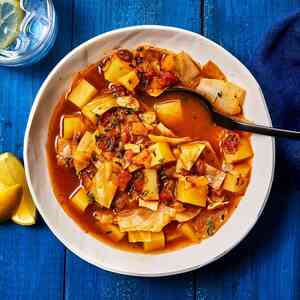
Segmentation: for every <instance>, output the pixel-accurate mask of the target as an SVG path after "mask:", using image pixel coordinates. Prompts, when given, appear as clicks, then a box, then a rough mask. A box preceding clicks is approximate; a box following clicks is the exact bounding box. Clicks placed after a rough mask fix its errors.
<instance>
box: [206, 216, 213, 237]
mask: <svg viewBox="0 0 300 300" xmlns="http://www.w3.org/2000/svg"><path fill="white" fill-rule="evenodd" d="M214 232H215V224H214V222H213V221H212V219H208V220H207V234H208V235H209V236H211V235H213V234H214Z"/></svg>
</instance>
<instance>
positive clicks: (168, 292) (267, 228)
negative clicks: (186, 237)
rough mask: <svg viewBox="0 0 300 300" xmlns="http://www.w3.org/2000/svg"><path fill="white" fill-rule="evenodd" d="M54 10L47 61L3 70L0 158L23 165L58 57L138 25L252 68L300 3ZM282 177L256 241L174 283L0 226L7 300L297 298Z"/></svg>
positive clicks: (293, 220) (153, 1) (95, 1)
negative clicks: (31, 125) (102, 266)
mask: <svg viewBox="0 0 300 300" xmlns="http://www.w3.org/2000/svg"><path fill="white" fill-rule="evenodd" d="M54 3H55V6H56V9H57V13H58V15H59V17H60V25H59V34H58V40H57V42H56V44H55V47H54V49H53V50H52V51H51V53H50V55H49V56H48V57H47V58H46V59H44V60H43V61H42V62H40V63H39V64H37V65H35V66H33V67H28V68H23V69H4V68H0V152H4V151H11V152H15V153H16V154H17V155H18V156H19V157H20V158H22V144H23V135H24V130H25V125H26V121H27V117H28V114H29V111H30V108H31V104H32V102H33V99H34V96H35V94H36V92H37V90H38V88H39V86H40V85H41V82H42V81H43V80H44V79H45V77H46V76H47V74H48V73H49V71H50V70H51V69H52V67H53V66H54V65H55V64H56V63H57V62H58V61H59V59H60V58H61V57H63V56H64V55H65V54H66V53H67V52H68V51H69V50H70V49H72V48H74V47H75V46H77V45H78V44H80V43H81V42H83V41H85V40H87V39H89V38H90V37H92V36H95V35H97V34H99V33H102V32H105V31H109V30H111V29H114V28H119V27H124V26H129V25H135V24H163V25H172V26H177V27H181V28H186V29H189V30H192V31H195V32H202V33H204V35H206V36H208V37H209V38H211V39H213V40H215V41H216V42H218V43H220V44H221V45H222V46H224V47H225V48H227V49H228V50H230V51H231V52H232V53H234V54H235V55H236V56H237V57H238V58H240V59H241V61H242V62H243V63H245V64H246V65H250V61H251V59H252V57H253V54H254V52H255V49H256V48H257V46H258V45H259V43H260V42H261V41H262V39H263V36H264V34H265V32H266V31H267V29H268V27H270V26H271V24H272V23H273V22H275V21H276V20H278V19H280V18H281V17H283V16H285V15H287V14H289V13H291V12H293V11H295V10H297V9H299V8H300V3H299V1H298V0H285V1H281V0H252V1H240V0H226V1H223V0H203V1H202V2H201V1H199V0H185V1H183V0H182V1H181V0H173V1H172V0H164V1H163V0H146V1H143V0H111V1H99V0H64V1H61V0H56V1H54ZM299 55H300V54H299ZM276 171H277V172H276V177H275V185H274V188H273V190H272V193H271V197H270V201H269V202H268V204H267V206H266V209H265V211H264V213H263V215H262V217H261V219H260V220H259V222H258V224H257V225H256V226H255V228H254V229H253V230H252V232H251V233H250V234H249V236H248V237H247V238H246V239H245V240H244V241H243V242H242V243H241V244H240V245H239V246H238V247H237V248H236V249H234V250H233V251H232V252H231V253H230V254H228V255H226V256H225V257H223V258H222V259H220V260H219V261H217V262H215V263H213V264H211V265H209V266H207V267H204V268H203V269H201V270H198V271H195V272H192V273H187V274H183V275H179V276H175V277H169V278H160V279H145V278H133V277H127V276H122V275H116V274H111V273H109V272H105V271H102V270H99V269H97V268H95V267H93V266H91V265H89V264H87V263H86V262H84V261H82V260H80V259H79V258H78V257H76V256H75V255H73V254H72V253H70V252H69V251H68V250H66V249H65V248H64V247H63V245H62V244H60V243H59V242H58V241H57V240H56V238H55V237H54V236H53V234H52V233H51V232H50V231H49V229H48V228H47V227H46V225H45V224H44V222H43V221H42V220H39V222H38V225H37V226H35V227H32V228H22V227H19V226H16V225H13V224H9V223H7V224H5V225H1V227H0V299H1V300H2V299H3V300H6V299H22V300H23V299H26V300H27V299H51V300H52V299H54V300H56V299H64V298H66V299H96V298H97V299H199V300H200V299H201V300H202V299H203V300H204V299H226V300H227V299H228V300H229V299H300V275H299V274H300V273H299V269H300V254H299V253H300V252H299V251H298V247H299V245H300V229H299V228H300V219H299V216H300V202H299V198H300V197H299V196H300V195H299V194H300V193H299V192H298V191H297V190H295V188H293V187H292V186H289V185H288V182H287V181H284V180H283V178H284V176H286V174H285V173H286V169H285V166H284V164H280V165H279V167H278V168H277V170H276ZM282 182H284V184H282ZM199 255H201V254H200V253H199Z"/></svg>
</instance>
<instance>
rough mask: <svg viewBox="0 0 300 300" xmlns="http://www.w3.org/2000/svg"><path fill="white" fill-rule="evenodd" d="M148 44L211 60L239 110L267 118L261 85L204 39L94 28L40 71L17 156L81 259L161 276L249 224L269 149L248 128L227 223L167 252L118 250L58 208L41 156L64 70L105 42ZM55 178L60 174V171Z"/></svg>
mask: <svg viewBox="0 0 300 300" xmlns="http://www.w3.org/2000/svg"><path fill="white" fill-rule="evenodd" d="M145 42H148V43H151V44H153V45H157V46H159V47H162V48H169V49H172V50H175V51H180V50H185V51H187V52H188V53H189V54H191V55H192V56H193V57H194V59H195V60H196V61H199V62H200V63H204V62H206V61H207V60H208V59H212V60H213V61H214V62H216V63H217V65H219V66H220V67H221V69H222V70H223V71H224V72H225V74H226V75H227V76H228V77H229V79H230V80H232V81H233V82H235V83H237V84H239V85H241V86H243V87H244V88H245V89H246V90H247V98H246V102H245V107H244V109H245V115H246V117H247V118H248V119H250V120H252V121H254V122H256V123H258V124H262V125H271V120H270V116H269V113H268V109H267V106H266V103H265V100H264V97H263V95H262V92H261V89H260V87H259V85H258V83H257V82H256V80H255V79H254V78H253V76H252V75H251V74H250V72H249V71H248V70H247V68H246V67H245V66H244V65H243V64H241V63H240V62H239V61H238V60H237V59H236V58H235V57H234V56H232V55H231V54H230V53H229V52H227V51H226V50H224V49H223V48H222V47H220V46H218V45H217V44H215V43H214V42H212V41H210V40H208V39H207V38H205V37H203V36H201V35H199V34H196V33H192V32H189V31H186V30H182V29H177V28H172V27H163V26H136V27H129V28H124V29H119V30H115V31H111V32H108V33H105V34H102V35H99V36H97V37H95V38H93V39H91V40H89V41H87V42H85V43H83V44H82V45H80V46H79V47H77V48H76V49H74V50H73V51H72V52H70V53H69V54H68V55H67V56H66V57H65V58H63V59H62V60H61V61H60V62H59V63H58V64H57V66H56V67H55V68H54V69H53V71H52V72H51V73H50V75H49V76H48V77H47V79H46V80H45V82H44V83H43V85H42V87H41V88H40V90H39V92H38V94H37V96H36V99H35V101H34V104H33V107H32V110H31V113H30V117H29V121H28V125H27V129H26V134H25V140H24V161H25V169H26V175H27V179H28V182H29V187H30V190H31V193H32V195H33V198H34V201H35V204H36V206H37V208H38V210H39V212H40V214H41V215H42V217H43V219H44V220H45V222H46V223H47V225H48V226H49V228H50V229H51V230H52V232H53V233H54V234H55V235H56V236H57V238H58V239H59V240H60V241H61V242H62V243H63V244H64V245H65V246H66V247H67V248H68V249H70V250H71V251H72V252H74V253H75V254H77V255H78V256H79V257H81V258H82V259H84V260H86V261H88V262H89V263H91V264H94V265H96V266H98V267H100V268H102V269H105V270H109V271H112V272H116V273H121V274H128V275H136V276H165V275H172V274H178V273H182V272H187V271H190V270H193V269H196V268H200V267H202V266H204V265H206V264H208V263H210V262H212V261H214V260H216V259H218V258H220V257H221V256H223V255H224V254H225V253H227V252H228V251H230V250H231V249H232V248H233V247H235V246H236V245H237V244H238V243H239V242H240V241H241V240H242V239H243V238H244V237H245V236H246V235H247V233H248V232H249V231H250V230H251V228H252V227H253V226H254V224H255V223H256V221H257V219H258V217H259V216H260V214H261V212H262V210H263V208H264V206H265V203H266V201H267V198H268V195H269V192H270V188H271V185H272V179H273V172H274V164H275V150H274V140H273V139H272V138H270V137H265V136H258V135H253V137H252V145H253V148H254V153H255V156H254V159H253V173H252V178H251V182H250V184H249V187H248V189H247V193H246V195H245V196H244V197H243V198H242V201H241V203H240V205H239V206H238V208H237V209H236V210H235V212H234V214H233V215H232V217H231V218H230V219H229V220H228V222H227V223H226V224H225V225H224V226H223V227H222V228H221V229H220V230H219V231H218V232H217V233H216V234H215V235H214V236H213V237H211V238H209V239H207V240H205V241H203V242H202V243H200V244H197V245H193V246H190V247H187V248H183V249H181V250H177V251H175V252H170V253H166V254H160V255H145V254H136V253H129V252H125V251H121V250H118V249H114V248H111V247H110V246H108V245H106V244H104V243H102V242H99V241H98V240H96V239H95V238H93V237H92V236H90V235H88V234H86V233H85V232H83V230H82V229H81V228H80V227H79V226H78V225H77V224H76V223H75V222H74V221H73V220H72V219H71V218H70V217H69V216H68V215H67V214H66V213H65V212H64V210H63V209H62V207H61V206H60V205H59V203H58V201H57V200H56V199H55V196H54V194H53V191H52V188H51V183H50V178H49V173H48V167H47V157H46V143H47V132H48V125H49V120H50V116H51V113H52V111H53V109H54V107H55V105H56V104H57V101H58V99H59V97H60V96H61V95H62V94H63V93H64V92H65V90H66V89H67V87H68V85H69V83H70V81H71V78H72V76H73V75H74V74H75V73H76V72H77V71H79V70H80V69H82V68H84V67H85V66H86V65H88V64H90V63H93V62H96V61H98V60H99V59H100V58H101V57H102V56H103V54H104V52H106V51H107V50H109V49H112V48H116V47H127V48H132V47H136V46H137V45H139V44H142V43H145ZM61 180H63V178H61Z"/></svg>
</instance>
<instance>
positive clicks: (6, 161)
mask: <svg viewBox="0 0 300 300" xmlns="http://www.w3.org/2000/svg"><path fill="white" fill-rule="evenodd" d="M0 183H1V184H3V185H5V186H8V187H9V186H13V185H16V184H20V185H21V186H22V187H23V195H22V199H21V203H20V205H19V207H18V208H17V210H16V212H15V213H14V215H13V216H12V218H11V219H12V220H13V221H14V222H15V223H17V224H20V225H25V226H29V225H33V224H35V222H36V208H35V205H34V203H33V201H32V197H31V194H30V192H29V188H28V185H27V182H26V177H25V170H24V167H23V165H22V164H21V162H20V161H19V160H18V159H17V158H16V157H15V156H14V155H13V154H12V153H3V154H1V155H0Z"/></svg>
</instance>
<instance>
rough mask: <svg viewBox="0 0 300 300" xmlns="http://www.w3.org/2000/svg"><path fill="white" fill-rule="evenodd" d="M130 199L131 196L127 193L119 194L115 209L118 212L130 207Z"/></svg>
mask: <svg viewBox="0 0 300 300" xmlns="http://www.w3.org/2000/svg"><path fill="white" fill-rule="evenodd" d="M128 199H129V196H128V194H127V193H119V194H118V195H117V196H116V197H115V199H114V202H113V207H115V208H116V209H117V210H122V209H123V208H125V207H126V206H128V202H129V201H128Z"/></svg>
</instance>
